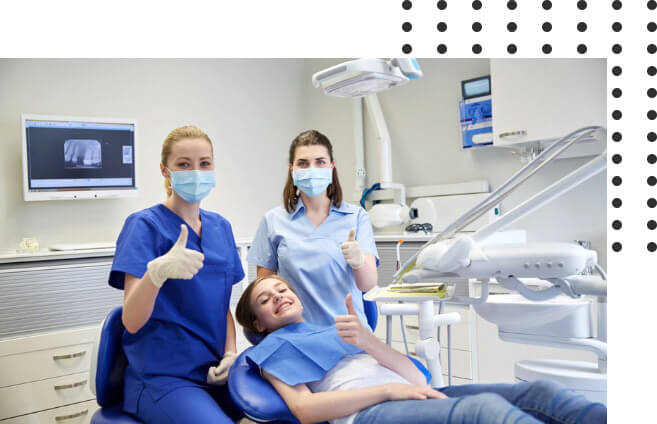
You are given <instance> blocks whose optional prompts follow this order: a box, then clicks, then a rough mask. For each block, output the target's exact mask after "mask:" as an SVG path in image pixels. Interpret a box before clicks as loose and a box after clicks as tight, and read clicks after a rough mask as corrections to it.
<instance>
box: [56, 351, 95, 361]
mask: <svg viewBox="0 0 657 424" xmlns="http://www.w3.org/2000/svg"><path fill="white" fill-rule="evenodd" d="M86 353H87V351H86V350H83V351H82V352H76V353H69V354H67V355H55V356H53V357H52V359H53V360H54V361H59V360H60V359H73V358H79V357H81V356H84V355H85V354H86Z"/></svg>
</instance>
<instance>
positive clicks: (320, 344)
mask: <svg viewBox="0 0 657 424" xmlns="http://www.w3.org/2000/svg"><path fill="white" fill-rule="evenodd" d="M362 351H363V350H362V349H359V348H357V347H356V346H354V345H351V344H349V343H345V342H343V341H342V340H341V339H340V337H338V331H337V330H336V329H335V327H326V326H318V325H313V324H308V323H306V322H300V323H296V324H290V325H287V326H285V327H283V328H280V329H278V330H276V331H274V332H273V333H271V334H269V335H268V336H267V337H265V339H264V340H263V341H261V342H260V344H258V345H257V346H255V347H254V348H253V349H251V351H250V352H249V353H248V354H247V355H246V357H247V359H248V360H249V361H251V362H253V363H255V364H256V365H258V366H259V367H260V368H262V369H264V370H265V371H267V372H268V373H270V374H272V375H273V376H275V377H276V378H278V379H279V380H281V381H283V382H284V383H286V384H288V385H290V386H294V385H296V384H300V383H309V382H312V381H317V380H321V379H322V378H323V377H324V375H325V374H326V373H327V372H328V371H329V370H330V369H331V368H333V367H334V366H335V364H337V363H338V361H340V359H342V357H344V356H345V355H350V354H355V353H360V352H362Z"/></svg>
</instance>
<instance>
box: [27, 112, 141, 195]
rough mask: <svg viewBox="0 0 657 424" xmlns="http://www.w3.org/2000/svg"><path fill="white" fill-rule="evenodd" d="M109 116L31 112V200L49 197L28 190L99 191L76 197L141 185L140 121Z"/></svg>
mask: <svg viewBox="0 0 657 424" xmlns="http://www.w3.org/2000/svg"><path fill="white" fill-rule="evenodd" d="M106 121H107V120H105V121H96V120H76V119H70V120H64V119H59V118H55V117H50V118H49V119H45V118H31V117H25V118H24V121H23V124H24V128H25V134H24V140H25V145H24V154H25V166H26V168H27V169H26V172H25V171H24V173H26V178H27V187H26V189H27V191H26V200H45V199H42V198H34V196H27V193H48V192H59V193H69V194H70V192H72V191H83V192H88V191H90V190H94V191H96V193H95V194H94V195H91V196H90V195H82V194H80V195H79V196H77V195H76V196H70V197H71V198H94V197H95V198H98V197H101V198H102V197H109V196H104V195H103V194H108V193H107V191H113V192H114V194H116V193H115V192H116V190H134V189H136V181H135V123H134V122H127V121H125V120H121V122H106ZM110 121H111V120H110ZM117 121H118V120H117ZM87 194H89V193H87ZM28 197H31V198H30V199H28ZM37 197H39V196H37ZM56 198H61V197H56Z"/></svg>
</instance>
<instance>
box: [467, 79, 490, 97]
mask: <svg viewBox="0 0 657 424" xmlns="http://www.w3.org/2000/svg"><path fill="white" fill-rule="evenodd" d="M461 92H462V94H463V100H467V99H471V98H473V97H481V96H488V95H490V75H486V76H485V77H479V78H473V79H470V80H466V81H461Z"/></svg>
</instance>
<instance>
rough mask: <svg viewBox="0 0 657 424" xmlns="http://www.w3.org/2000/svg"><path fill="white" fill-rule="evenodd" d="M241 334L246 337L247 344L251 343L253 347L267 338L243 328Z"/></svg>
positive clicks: (264, 335)
mask: <svg viewBox="0 0 657 424" xmlns="http://www.w3.org/2000/svg"><path fill="white" fill-rule="evenodd" d="M242 332H243V333H244V337H246V339H247V340H248V341H249V343H251V344H252V345H254V346H255V345H257V344H258V343H260V342H261V341H262V340H263V339H264V338H265V337H266V336H267V335H266V334H262V333H253V332H251V331H249V330H247V329H246V328H244V331H242Z"/></svg>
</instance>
